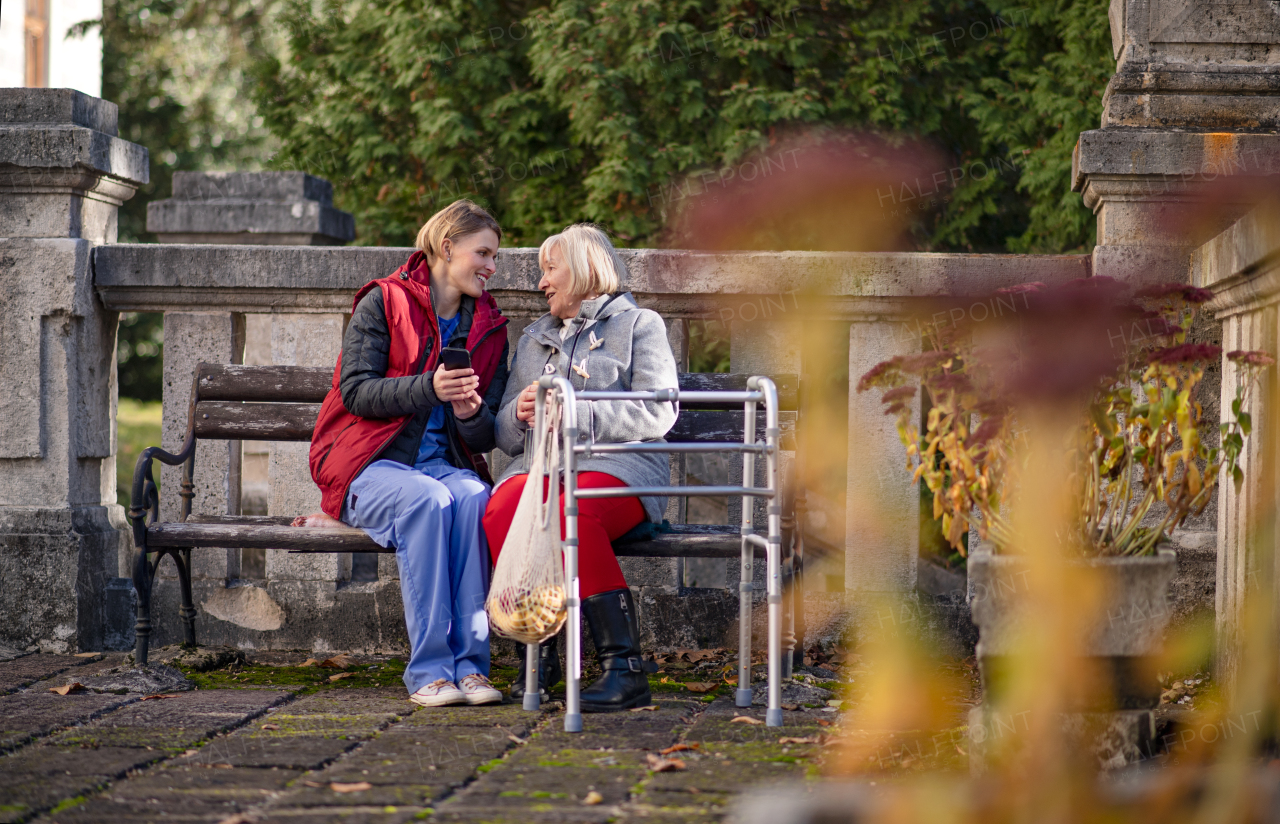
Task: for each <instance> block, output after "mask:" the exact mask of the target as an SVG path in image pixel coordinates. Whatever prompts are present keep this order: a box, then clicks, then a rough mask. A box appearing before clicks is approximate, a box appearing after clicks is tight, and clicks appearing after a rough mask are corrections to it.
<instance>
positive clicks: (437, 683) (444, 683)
mask: <svg viewBox="0 0 1280 824" xmlns="http://www.w3.org/2000/svg"><path fill="white" fill-rule="evenodd" d="M451 686H453V682H452V681H450V680H449V679H448V678H437V679H436V680H434V681H432V682H431V683H430V684H427V689H434V690H436V691H439V690H442V689H444V688H445V687H451Z"/></svg>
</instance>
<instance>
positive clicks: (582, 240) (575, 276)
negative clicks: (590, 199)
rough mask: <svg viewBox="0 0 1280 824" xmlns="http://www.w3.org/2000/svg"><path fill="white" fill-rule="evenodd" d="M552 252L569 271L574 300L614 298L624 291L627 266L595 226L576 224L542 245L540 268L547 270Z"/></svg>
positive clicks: (570, 287) (539, 259)
mask: <svg viewBox="0 0 1280 824" xmlns="http://www.w3.org/2000/svg"><path fill="white" fill-rule="evenodd" d="M551 252H555V253H556V255H557V256H558V257H559V258H560V264H561V265H562V266H564V267H565V268H567V269H568V270H569V289H570V291H571V292H572V293H573V295H574V297H577V296H579V295H581V296H583V297H586V296H589V295H596V296H599V295H611V294H613V293H614V292H616V291H618V290H619V289H620V288H622V282H623V281H624V280H625V279H626V277H627V265H626V264H625V263H623V262H622V258H621V257H620V256H619V255H618V250H617V249H614V248H613V244H612V243H610V242H609V236H608V235H606V234H605V233H604V231H603V230H601V229H600V227H599V226H596V225H595V224H594V223H575V224H573V225H572V226H567V227H565V229H564V231H562V232H560V234H558V235H552V236H551V237H549V238H547V239H546V240H544V241H542V246H541V247H540V248H539V249H538V268H540V269H544V270H545V269H546V268H547V255H548V254H550V253H551Z"/></svg>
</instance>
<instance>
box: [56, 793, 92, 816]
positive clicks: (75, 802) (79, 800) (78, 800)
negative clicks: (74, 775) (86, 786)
mask: <svg viewBox="0 0 1280 824" xmlns="http://www.w3.org/2000/svg"><path fill="white" fill-rule="evenodd" d="M84 802H85V797H84V796H83V795H77V796H76V797H75V798H68V799H67V800H65V801H60V802H58V806H56V807H54V808H53V809H52V810H50V811H49V814H50V815H55V814H57V813H60V812H62V811H63V810H69V809H71V808H72V807H79V806H80V805H81V804H83V803H84Z"/></svg>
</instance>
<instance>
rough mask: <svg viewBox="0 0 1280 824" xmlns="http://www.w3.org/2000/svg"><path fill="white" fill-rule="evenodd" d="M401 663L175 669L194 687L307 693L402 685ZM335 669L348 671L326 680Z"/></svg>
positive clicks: (334, 672) (395, 660)
mask: <svg viewBox="0 0 1280 824" xmlns="http://www.w3.org/2000/svg"><path fill="white" fill-rule="evenodd" d="M404 666H405V664H404V661H401V660H400V659H399V658H392V659H390V660H387V661H384V662H382V663H380V664H356V665H355V666H351V667H347V668H346V669H345V670H333V669H329V668H327V667H273V666H270V665H267V664H250V665H248V666H240V665H233V666H231V667H228V668H225V669H220V670H212V671H210V672H196V671H195V670H190V669H185V668H183V667H181V666H179V667H178V668H179V669H181V670H182V672H183V674H184V675H186V676H187V677H188V678H190V679H191V680H192V681H193V682H194V683H195V685H196V688H197V689H202V690H226V689H237V688H243V687H285V688H292V689H298V690H299V691H300V692H301V693H302V694H304V695H308V694H310V693H313V692H319V691H321V690H343V689H361V688H364V689H367V688H369V687H399V686H404V681H403V680H402V676H403V675H404ZM339 672H344V673H351V674H350V675H349V676H348V677H346V678H342V679H340V680H338V681H330V680H329V678H330V677H332V676H334V675H337V674H338V673H339Z"/></svg>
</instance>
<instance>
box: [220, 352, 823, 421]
mask: <svg viewBox="0 0 1280 824" xmlns="http://www.w3.org/2000/svg"><path fill="white" fill-rule="evenodd" d="M198 375H199V377H198V388H199V392H200V400H202V401H260V402H276V403H322V402H324V399H325V396H326V395H327V394H328V393H329V387H330V386H331V385H332V383H333V369H331V368H330V367H327V366H241V365H238V364H212V363H202V364H200V369H199V373H198ZM748 377H749V376H748V375H739V374H730V373H728V372H681V373H680V374H679V376H678V385H679V387H680V389H681V390H683V391H685V392H741V391H743V390H745V389H746V388H747V378H748ZM772 377H773V381H774V383H775V384H777V386H778V408H779V409H785V410H789V411H790V410H795V409H796V408H797V386H798V385H799V381H798V379H797V377H796V376H795V375H773V376H772ZM690 408H693V407H692V406H691V407H690ZM697 408H699V409H732V408H734V405H733V404H699V405H698V406H697Z"/></svg>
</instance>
